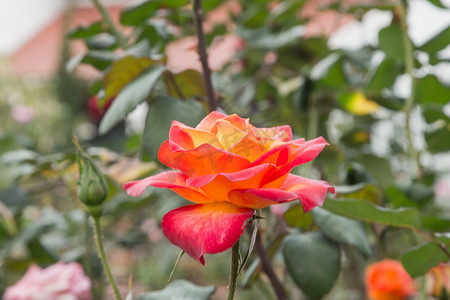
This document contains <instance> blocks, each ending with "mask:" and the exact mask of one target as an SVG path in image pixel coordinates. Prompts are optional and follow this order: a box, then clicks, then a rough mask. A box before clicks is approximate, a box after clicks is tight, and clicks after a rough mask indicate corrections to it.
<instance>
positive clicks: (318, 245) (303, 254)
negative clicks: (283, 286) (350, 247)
mask: <svg viewBox="0 0 450 300" xmlns="http://www.w3.org/2000/svg"><path fill="white" fill-rule="evenodd" d="M283 256H284V259H285V261H286V266H287V269H288V271H289V274H290V275H291V276H292V278H293V279H294V281H295V283H296V284H297V286H298V287H299V288H300V289H301V290H302V291H303V292H304V293H305V294H306V295H308V296H309V297H310V298H312V299H318V298H321V297H322V296H324V295H326V294H327V293H328V292H329V291H330V290H331V288H332V287H333V286H334V283H335V282H336V279H337V278H338V275H339V270H340V265H341V264H340V261H341V253H340V249H339V245H338V244H336V243H334V242H333V241H331V240H329V239H327V238H325V237H324V236H323V235H322V234H321V233H319V232H313V233H307V234H293V235H289V236H288V237H286V240H285V244H284V247H283Z"/></svg>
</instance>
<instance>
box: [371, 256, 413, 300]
mask: <svg viewBox="0 0 450 300" xmlns="http://www.w3.org/2000/svg"><path fill="white" fill-rule="evenodd" d="M366 288H367V297H368V299H370V300H405V299H408V298H409V297H411V296H413V295H414V294H415V293H416V287H415V284H414V281H413V280H412V279H411V277H410V276H409V274H408V273H407V272H406V270H405V269H404V268H403V266H402V264H401V263H400V262H399V261H396V260H392V259H385V260H383V261H380V262H376V263H373V264H371V265H370V266H368V267H367V269H366Z"/></svg>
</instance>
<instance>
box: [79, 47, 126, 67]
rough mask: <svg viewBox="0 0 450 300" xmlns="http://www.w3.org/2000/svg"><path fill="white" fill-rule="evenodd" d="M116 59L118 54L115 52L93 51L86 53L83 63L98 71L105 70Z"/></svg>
mask: <svg viewBox="0 0 450 300" xmlns="http://www.w3.org/2000/svg"><path fill="white" fill-rule="evenodd" d="M116 59H117V54H115V53H114V52H111V51H99V50H92V51H89V52H88V53H86V55H85V56H84V57H83V59H82V60H81V62H82V63H84V64H89V65H91V66H93V67H94V68H96V69H98V70H105V69H106V68H108V67H109V66H110V65H111V63H112V62H113V61H115V60H116Z"/></svg>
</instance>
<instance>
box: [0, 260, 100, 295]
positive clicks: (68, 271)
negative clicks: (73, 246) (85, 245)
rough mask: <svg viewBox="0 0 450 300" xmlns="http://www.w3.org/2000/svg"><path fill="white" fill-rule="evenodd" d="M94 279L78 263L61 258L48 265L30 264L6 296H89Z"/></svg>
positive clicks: (7, 290) (8, 289) (7, 291)
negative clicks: (59, 260)
mask: <svg viewBox="0 0 450 300" xmlns="http://www.w3.org/2000/svg"><path fill="white" fill-rule="evenodd" d="M90 290H91V281H90V279H89V278H88V277H87V276H86V275H85V274H84V272H83V268H82V267H81V265H79V264H78V263H75V262H72V263H69V264H65V263H63V262H58V263H56V264H54V265H52V266H50V267H48V268H46V269H41V268H40V267H39V266H37V265H31V266H30V267H29V268H28V271H27V272H26V273H25V275H24V276H23V277H22V279H20V280H19V281H18V282H16V284H14V285H13V286H11V287H9V288H7V289H6V292H5V294H4V295H3V300H89V299H90V298H91V292H90Z"/></svg>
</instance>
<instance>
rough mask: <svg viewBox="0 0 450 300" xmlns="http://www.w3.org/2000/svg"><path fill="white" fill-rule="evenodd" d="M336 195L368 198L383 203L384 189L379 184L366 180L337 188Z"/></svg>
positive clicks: (378, 203) (349, 197)
mask: <svg viewBox="0 0 450 300" xmlns="http://www.w3.org/2000/svg"><path fill="white" fill-rule="evenodd" d="M336 197H338V198H340V197H344V198H347V199H361V200H367V201H369V202H372V203H373V204H377V205H380V204H381V203H383V191H382V190H381V189H380V188H379V187H378V186H377V185H374V184H368V183H365V182H363V183H359V184H355V185H350V186H341V187H339V188H337V189H336Z"/></svg>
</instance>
